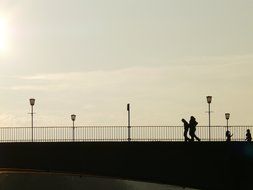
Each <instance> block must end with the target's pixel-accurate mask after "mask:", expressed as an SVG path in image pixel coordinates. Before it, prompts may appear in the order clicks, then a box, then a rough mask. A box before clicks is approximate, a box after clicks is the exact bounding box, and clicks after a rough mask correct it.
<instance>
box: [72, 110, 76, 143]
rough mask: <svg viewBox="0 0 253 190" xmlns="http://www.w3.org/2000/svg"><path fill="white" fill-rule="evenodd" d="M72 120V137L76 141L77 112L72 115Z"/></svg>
mask: <svg viewBox="0 0 253 190" xmlns="http://www.w3.org/2000/svg"><path fill="white" fill-rule="evenodd" d="M71 120H72V122H73V131H72V139H73V141H75V120H76V115H75V114H72V115H71Z"/></svg>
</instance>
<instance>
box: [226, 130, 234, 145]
mask: <svg viewBox="0 0 253 190" xmlns="http://www.w3.org/2000/svg"><path fill="white" fill-rule="evenodd" d="M232 136H233V134H231V132H230V131H229V130H227V131H226V141H227V142H230V141H231V137H232Z"/></svg>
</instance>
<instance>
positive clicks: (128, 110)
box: [127, 104, 131, 142]
mask: <svg viewBox="0 0 253 190" xmlns="http://www.w3.org/2000/svg"><path fill="white" fill-rule="evenodd" d="M127 112H128V126H127V129H128V138H127V140H128V142H130V141H131V125H130V104H127Z"/></svg>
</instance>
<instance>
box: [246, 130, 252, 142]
mask: <svg viewBox="0 0 253 190" xmlns="http://www.w3.org/2000/svg"><path fill="white" fill-rule="evenodd" d="M245 140H246V141H248V142H251V140H252V137H251V133H250V130H249V129H247V132H246V139H245Z"/></svg>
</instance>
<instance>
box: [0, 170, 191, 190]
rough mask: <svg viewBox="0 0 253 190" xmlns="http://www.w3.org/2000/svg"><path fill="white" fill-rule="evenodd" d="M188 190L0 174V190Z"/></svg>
mask: <svg viewBox="0 0 253 190" xmlns="http://www.w3.org/2000/svg"><path fill="white" fill-rule="evenodd" d="M14 189H15V190H16V189H18V190H34V189H36V190H56V189H58V190H84V189H88V190H105V189H110V190H119V189H120V190H153V189H155V190H183V189H184V190H190V188H183V187H176V186H170V185H160V184H154V183H145V182H136V181H128V180H118V179H109V178H99V177H90V176H89V177H87V176H78V175H65V174H52V173H22V172H21V173H18V172H16V173H15V172H3V173H1V174H0V190H14Z"/></svg>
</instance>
